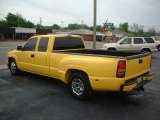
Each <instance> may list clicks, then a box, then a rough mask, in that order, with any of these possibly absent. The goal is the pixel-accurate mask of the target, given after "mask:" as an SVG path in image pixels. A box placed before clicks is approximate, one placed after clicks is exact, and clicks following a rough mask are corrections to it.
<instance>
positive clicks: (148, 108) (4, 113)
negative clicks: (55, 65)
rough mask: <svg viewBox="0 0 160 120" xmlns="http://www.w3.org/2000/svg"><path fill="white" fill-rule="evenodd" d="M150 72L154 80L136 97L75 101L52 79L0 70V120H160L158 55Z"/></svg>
mask: <svg viewBox="0 0 160 120" xmlns="http://www.w3.org/2000/svg"><path fill="white" fill-rule="evenodd" d="M152 71H153V72H154V73H155V78H154V80H153V81H152V82H150V83H149V84H148V85H146V86H145V91H144V92H143V93H141V94H140V95H133V96H126V97H122V96H120V95H119V94H118V93H110V92H101V93H94V95H93V98H92V99H91V100H89V101H79V100H76V99H74V98H73V97H72V96H71V95H70V93H69V91H68V87H67V86H66V85H64V84H63V83H61V82H59V81H58V80H56V79H51V78H47V77H42V76H38V75H33V74H29V73H25V72H24V73H22V74H21V75H20V76H12V75H11V74H10V71H9V70H8V69H0V120H75V119H77V120H80V119H82V120H117V119H118V120H143V119H145V120H160V53H155V54H154V55H153V61H152Z"/></svg>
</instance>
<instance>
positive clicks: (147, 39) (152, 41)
mask: <svg viewBox="0 0 160 120" xmlns="http://www.w3.org/2000/svg"><path fill="white" fill-rule="evenodd" d="M144 39H145V41H146V42H147V43H155V42H154V40H153V39H152V38H144Z"/></svg>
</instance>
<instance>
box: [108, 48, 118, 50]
mask: <svg viewBox="0 0 160 120" xmlns="http://www.w3.org/2000/svg"><path fill="white" fill-rule="evenodd" d="M108 50H109V51H117V50H116V48H108Z"/></svg>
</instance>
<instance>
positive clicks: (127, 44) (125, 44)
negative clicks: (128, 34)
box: [117, 38, 133, 51]
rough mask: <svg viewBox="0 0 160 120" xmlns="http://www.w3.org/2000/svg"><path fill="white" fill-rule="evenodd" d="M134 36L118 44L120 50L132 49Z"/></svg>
mask: <svg viewBox="0 0 160 120" xmlns="http://www.w3.org/2000/svg"><path fill="white" fill-rule="evenodd" d="M132 46H133V44H132V38H126V39H124V40H123V41H121V42H120V43H119V45H118V46H117V50H118V51H132Z"/></svg>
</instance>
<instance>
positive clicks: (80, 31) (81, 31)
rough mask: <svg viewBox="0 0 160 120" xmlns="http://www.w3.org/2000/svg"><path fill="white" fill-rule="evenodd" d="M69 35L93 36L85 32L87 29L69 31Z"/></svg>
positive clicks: (89, 32) (89, 31)
mask: <svg viewBox="0 0 160 120" xmlns="http://www.w3.org/2000/svg"><path fill="white" fill-rule="evenodd" d="M71 33H72V34H78V35H93V31H91V30H87V29H79V30H73V31H71Z"/></svg>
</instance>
